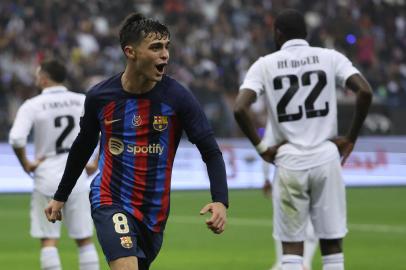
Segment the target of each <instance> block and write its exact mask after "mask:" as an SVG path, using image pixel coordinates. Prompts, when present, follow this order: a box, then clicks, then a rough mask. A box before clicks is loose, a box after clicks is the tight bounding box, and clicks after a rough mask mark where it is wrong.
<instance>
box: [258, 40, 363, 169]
mask: <svg viewBox="0 0 406 270" xmlns="http://www.w3.org/2000/svg"><path fill="white" fill-rule="evenodd" d="M259 61H262V63H261V66H262V69H263V72H264V74H263V77H264V78H265V79H264V80H265V82H264V83H265V85H264V86H265V87H264V88H265V94H266V96H267V100H268V102H269V107H270V110H269V111H270V115H269V117H270V121H271V123H272V130H273V135H274V137H275V139H276V141H282V140H287V141H288V142H289V144H287V145H285V146H283V147H281V148H280V151H279V154H278V155H279V158H281V155H282V154H293V155H302V156H311V155H319V154H320V153H322V156H323V155H324V158H323V157H321V158H319V160H320V161H322V160H329V159H331V158H333V156H334V157H335V156H336V155H337V153H336V152H337V151H336V149H335V147H334V146H333V145H332V143H330V142H329V141H328V140H329V139H331V138H332V137H335V136H336V135H337V98H336V87H337V85H338V84H340V85H343V84H344V83H345V80H346V79H347V78H348V76H349V74H354V73H356V72H357V70H356V69H355V68H353V67H352V64H351V62H349V61H348V59H347V58H346V57H344V56H343V55H342V54H340V53H338V52H336V51H334V50H330V49H324V48H318V47H310V46H309V45H308V43H307V42H306V41H305V40H300V39H296V40H295V39H294V40H289V41H288V42H286V43H285V44H284V45H283V47H282V49H281V50H280V51H278V52H275V53H273V54H270V55H268V56H265V57H263V58H261V59H260V60H259ZM277 159H278V157H277ZM289 163H291V162H289ZM316 163H317V162H316ZM315 165H317V164H315ZM307 166H308V165H306V166H305V167H307Z"/></svg>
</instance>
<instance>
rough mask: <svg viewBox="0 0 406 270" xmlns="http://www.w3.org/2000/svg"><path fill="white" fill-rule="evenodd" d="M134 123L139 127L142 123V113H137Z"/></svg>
mask: <svg viewBox="0 0 406 270" xmlns="http://www.w3.org/2000/svg"><path fill="white" fill-rule="evenodd" d="M132 124H133V126H134V127H139V126H141V124H142V119H141V116H140V115H135V114H134V116H133V120H132Z"/></svg>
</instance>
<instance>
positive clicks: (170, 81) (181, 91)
mask: <svg viewBox="0 0 406 270" xmlns="http://www.w3.org/2000/svg"><path fill="white" fill-rule="evenodd" d="M161 85H162V86H163V89H164V91H165V94H166V95H171V96H176V97H180V96H184V95H185V94H188V93H190V91H189V90H188V89H187V88H186V87H185V86H184V85H182V84H181V83H180V82H179V81H177V80H175V79H174V78H172V77H171V76H168V75H165V76H164V77H163V78H162V80H161Z"/></svg>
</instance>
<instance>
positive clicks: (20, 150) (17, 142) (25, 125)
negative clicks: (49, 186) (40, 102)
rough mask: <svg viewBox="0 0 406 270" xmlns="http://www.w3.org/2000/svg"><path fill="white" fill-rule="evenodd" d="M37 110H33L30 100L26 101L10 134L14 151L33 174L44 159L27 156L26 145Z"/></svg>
mask: <svg viewBox="0 0 406 270" xmlns="http://www.w3.org/2000/svg"><path fill="white" fill-rule="evenodd" d="M34 115H35V112H34V111H33V108H32V104H30V101H26V102H24V103H23V105H21V107H20V108H19V109H18V112H17V115H16V118H15V120H14V123H13V126H12V128H11V130H10V134H9V143H10V145H11V146H12V147H13V150H14V153H15V154H16V156H17V159H18V161H19V162H20V164H21V166H22V167H23V169H24V171H25V172H26V173H28V174H31V173H33V172H34V171H35V169H36V168H37V167H38V165H39V164H40V163H41V161H42V160H43V159H37V160H35V161H30V160H29V159H28V158H27V155H26V151H25V146H26V144H27V137H28V134H29V133H30V130H31V128H32V126H33V124H34V118H33V116H34Z"/></svg>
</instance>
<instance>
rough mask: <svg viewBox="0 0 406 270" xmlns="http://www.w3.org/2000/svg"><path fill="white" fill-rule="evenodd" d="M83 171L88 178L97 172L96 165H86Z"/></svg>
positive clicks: (93, 163)
mask: <svg viewBox="0 0 406 270" xmlns="http://www.w3.org/2000/svg"><path fill="white" fill-rule="evenodd" d="M85 171H86V174H87V175H88V176H91V175H93V174H94V173H95V172H96V171H97V163H95V162H91V163H88V164H86V167H85Z"/></svg>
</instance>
